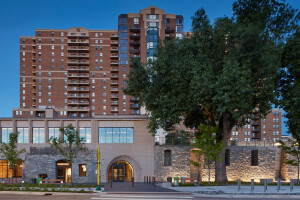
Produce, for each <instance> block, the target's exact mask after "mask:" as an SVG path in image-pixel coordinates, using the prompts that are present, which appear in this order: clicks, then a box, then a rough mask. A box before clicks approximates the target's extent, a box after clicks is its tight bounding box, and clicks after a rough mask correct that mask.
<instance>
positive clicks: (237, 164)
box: [154, 145, 281, 182]
mask: <svg viewBox="0 0 300 200" xmlns="http://www.w3.org/2000/svg"><path fill="white" fill-rule="evenodd" d="M191 149H192V147H190V146H168V145H162V146H160V145H157V146H155V154H154V155H155V157H154V159H155V161H154V163H155V171H154V173H155V176H156V177H158V178H160V179H161V180H162V181H166V178H167V177H176V176H178V177H188V178H197V173H198V170H197V169H196V167H195V166H193V165H191V164H190V159H194V157H193V154H191V153H190V152H191ZM228 149H229V150H230V165H229V166H227V167H226V169H227V170H226V172H227V177H228V180H229V181H236V180H237V179H241V180H242V181H249V182H250V181H251V179H254V180H255V182H259V181H260V179H273V180H275V179H277V178H279V177H280V171H281V169H280V167H281V165H280V163H281V151H280V149H278V148H276V147H274V148H273V147H267V148H263V147H249V146H248V147H246V146H229V147H228ZM253 149H257V150H258V166H251V150H253ZM164 150H171V152H172V153H171V154H172V166H164ZM175 160H176V161H175ZM201 160H203V159H201ZM214 171H215V170H214V165H211V181H214V176H215V175H214ZM200 173H201V178H202V181H208V169H207V167H203V163H202V166H201V168H200Z"/></svg>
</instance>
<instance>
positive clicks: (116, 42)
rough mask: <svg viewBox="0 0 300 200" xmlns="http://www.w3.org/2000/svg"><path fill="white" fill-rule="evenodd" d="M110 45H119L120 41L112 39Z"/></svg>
mask: <svg viewBox="0 0 300 200" xmlns="http://www.w3.org/2000/svg"><path fill="white" fill-rule="evenodd" d="M110 45H111V46H118V45H119V42H118V41H111V43H110Z"/></svg>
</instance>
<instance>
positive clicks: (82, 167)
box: [79, 164, 87, 176]
mask: <svg viewBox="0 0 300 200" xmlns="http://www.w3.org/2000/svg"><path fill="white" fill-rule="evenodd" d="M86 166H87V165H83V164H80V165H79V176H86Z"/></svg>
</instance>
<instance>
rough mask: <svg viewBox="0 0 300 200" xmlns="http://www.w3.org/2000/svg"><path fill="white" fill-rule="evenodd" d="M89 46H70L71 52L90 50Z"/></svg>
mask: <svg viewBox="0 0 300 200" xmlns="http://www.w3.org/2000/svg"><path fill="white" fill-rule="evenodd" d="M89 50H90V49H89V48H88V47H68V51H69V52H88V51H89Z"/></svg>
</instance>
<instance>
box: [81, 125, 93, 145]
mask: <svg viewBox="0 0 300 200" xmlns="http://www.w3.org/2000/svg"><path fill="white" fill-rule="evenodd" d="M79 137H80V138H82V139H84V140H85V143H91V142H92V131H91V128H79Z"/></svg>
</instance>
